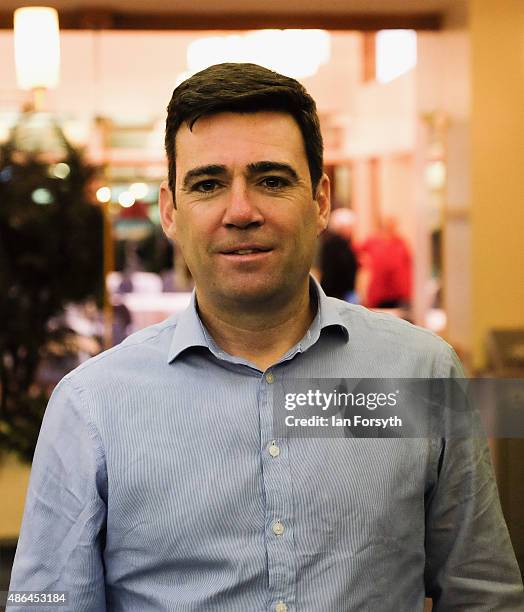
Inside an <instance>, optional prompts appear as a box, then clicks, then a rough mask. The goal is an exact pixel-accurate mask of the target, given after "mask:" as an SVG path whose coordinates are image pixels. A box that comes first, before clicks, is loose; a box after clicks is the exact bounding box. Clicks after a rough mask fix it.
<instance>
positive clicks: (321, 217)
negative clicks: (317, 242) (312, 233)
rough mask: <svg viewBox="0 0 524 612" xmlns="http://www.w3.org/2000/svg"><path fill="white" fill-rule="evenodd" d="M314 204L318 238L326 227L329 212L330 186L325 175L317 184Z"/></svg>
mask: <svg viewBox="0 0 524 612" xmlns="http://www.w3.org/2000/svg"><path fill="white" fill-rule="evenodd" d="M315 202H316V203H317V206H318V219H317V236H320V234H321V233H322V232H323V231H324V230H325V229H326V227H327V225H328V221H329V213H330V211H331V185H330V183H329V177H328V175H327V174H323V175H322V177H321V179H320V181H319V182H318V186H317V191H316V194H315Z"/></svg>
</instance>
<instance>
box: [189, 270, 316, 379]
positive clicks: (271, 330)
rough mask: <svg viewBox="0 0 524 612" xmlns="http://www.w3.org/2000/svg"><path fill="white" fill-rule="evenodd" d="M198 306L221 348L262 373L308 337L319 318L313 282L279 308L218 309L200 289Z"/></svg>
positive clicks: (218, 306) (267, 306)
mask: <svg viewBox="0 0 524 612" xmlns="http://www.w3.org/2000/svg"><path fill="white" fill-rule="evenodd" d="M197 302H198V311H199V315H200V318H201V319H202V321H203V323H204V325H205V326H206V328H207V330H208V331H209V333H210V334H211V336H212V337H213V340H214V341H215V342H216V343H217V345H218V346H220V348H222V349H224V350H225V351H226V352H227V353H229V354H230V355H235V356H237V357H242V358H244V359H247V360H248V361H251V362H252V363H254V364H255V365H256V366H257V367H258V368H259V369H260V370H262V371H264V370H266V369H267V368H268V367H269V366H271V365H272V364H274V363H275V362H276V361H278V360H279V359H280V358H281V357H282V356H283V355H285V353H287V351H288V350H289V349H290V348H291V347H292V346H294V345H295V344H296V343H297V342H298V341H299V340H300V339H301V338H302V337H303V336H304V334H305V333H306V331H307V330H308V328H309V326H310V325H311V322H312V321H313V319H314V317H315V314H316V304H315V302H314V299H313V298H312V297H311V296H310V293H309V279H308V282H307V284H306V285H305V287H304V291H303V292H301V293H300V294H299V295H297V296H295V297H294V298H293V299H290V300H287V301H286V302H285V303H282V304H281V305H280V306H279V307H274V305H273V307H272V306H270V305H268V304H264V305H263V307H261V306H260V305H259V306H258V307H257V308H254V309H252V310H246V309H245V308H242V309H240V308H238V309H237V308H231V305H228V306H227V307H225V306H224V305H216V304H213V303H211V302H210V301H208V300H206V298H205V296H201V295H200V293H199V291H198V288H197Z"/></svg>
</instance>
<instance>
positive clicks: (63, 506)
mask: <svg viewBox="0 0 524 612" xmlns="http://www.w3.org/2000/svg"><path fill="white" fill-rule="evenodd" d="M314 287H315V290H316V292H317V293H318V309H317V315H316V317H315V319H314V321H313V323H312V325H311V326H310V328H309V330H308V331H307V333H306V334H305V336H304V337H303V338H302V339H301V341H300V342H299V343H298V344H297V345H296V346H294V347H293V348H292V349H291V350H289V351H288V353H287V354H286V355H284V356H283V357H282V358H281V359H280V360H279V361H278V362H277V363H275V364H274V365H272V366H271V367H269V368H268V369H267V370H266V371H264V372H262V371H260V370H259V369H258V368H257V367H256V366H254V365H253V364H251V363H249V362H247V361H246V360H244V359H241V358H238V357H234V356H231V355H228V354H226V353H225V352H224V351H223V350H222V349H221V348H220V347H219V346H217V345H216V344H215V343H214V341H213V339H212V338H211V337H210V336H209V334H208V333H207V331H206V329H205V328H204V326H203V324H202V322H201V320H200V318H199V316H198V312H197V308H196V304H195V297H194V296H193V298H192V301H191V304H190V306H189V308H188V309H187V310H186V311H184V312H183V313H181V314H180V315H179V316H173V317H171V318H169V319H167V320H166V321H164V322H162V323H160V324H158V325H154V326H152V327H149V328H147V329H144V330H142V331H140V332H138V333H136V334H134V335H132V336H130V337H129V338H127V339H126V340H125V341H124V342H123V343H122V344H120V345H119V346H117V347H114V348H113V349H111V350H109V351H106V352H104V353H102V354H100V355H99V356H97V357H95V358H93V359H91V360H89V361H88V362H86V363H84V364H83V365H82V366H80V367H79V368H77V369H76V370H74V371H73V372H71V373H70V374H68V375H67V376H66V377H65V378H64V379H63V380H62V381H61V382H60V384H59V385H58V386H57V388H56V389H55V391H54V393H53V396H52V398H51V400H50V403H49V406H48V408H47V411H46V414H45V418H44V422H43V425H42V430H41V433H40V437H39V441H38V446H37V450H36V454H35V458H34V463H33V468H32V474H31V481H30V486H29V491H28V496H27V502H26V508H25V513H24V519H23V526H22V530H21V535H20V540H19V545H18V549H17V553H16V558H15V563H14V568H13V573H12V581H11V587H10V588H11V589H13V590H26V591H27V590H32V591H34V590H38V591H42V590H45V591H66V592H67V593H68V598H69V602H70V604H69V605H70V609H71V610H74V611H75V612H82V611H93V612H98V611H103V610H112V611H115V612H116V611H118V612H120V611H122V612H135V611H136V612H147V611H161V610H166V611H184V612H185V611H201V612H214V611H221V612H236V611H238V612H240V611H241V612H262V611H273V612H286V611H287V612H292V611H293V612H295V611H296V612H320V611H322V610H326V611H329V612H344V611H355V612H356V611H359V612H360V611H371V612H377V611H378V610H387V611H392V612H393V611H395V612H399V611H402V612H415V611H416V612H421V610H422V609H423V600H424V596H425V594H427V595H428V596H432V597H433V598H434V601H435V603H434V610H438V611H443V610H446V611H449V610H458V609H460V610H475V612H480V611H482V610H485V611H487V610H490V611H491V612H493V611H494V610H498V611H502V610H505V611H508V612H509V611H510V610H511V611H515V610H517V609H519V605H520V602H521V599H520V597H521V590H520V589H521V586H520V576H519V572H518V568H517V565H516V562H515V558H514V555H513V552H512V550H511V546H510V543H509V538H508V533H507V530H506V526H505V524H504V521H503V519H502V515H501V512H500V506H499V502H498V497H497V492H496V487H495V484H494V480H493V473H492V469H491V465H490V462H489V457H488V452H487V449H486V445H485V443H484V442H483V441H482V440H462V441H455V442H454V443H450V442H449V441H446V440H441V439H423V438H413V439H364V438H361V439H357V438H349V439H346V438H341V439H340V438H339V439H335V438H326V437H308V438H305V437H292V438H288V439H286V438H284V437H282V438H275V436H274V433H273V405H272V398H273V393H272V389H273V388H275V385H278V384H279V383H280V382H281V381H284V380H293V379H295V378H296V379H322V378H334V377H342V378H356V377H367V378H370V377H377V378H379V377H416V378H432V377H440V378H446V377H450V376H451V377H452V376H460V365H459V364H458V362H457V359H456V357H455V355H454V353H453V351H452V349H451V348H450V347H449V346H448V345H447V344H446V343H445V342H444V341H442V340H441V339H439V338H438V337H436V336H435V335H433V334H432V333H430V332H428V331H426V330H423V329H420V328H416V327H414V326H412V325H410V324H409V323H406V322H404V321H400V320H397V319H394V318H393V317H390V316H387V315H380V314H376V313H371V312H369V311H368V310H366V309H364V308H362V307H359V306H353V305H349V304H346V303H344V302H341V301H339V300H336V299H333V298H327V297H326V296H325V295H324V293H323V292H322V290H321V289H320V287H318V285H317V284H314ZM9 609H11V608H9ZM13 609H15V608H13ZM18 609H23V607H22V608H18ZM41 609H43V608H41ZM50 609H51V608H50ZM52 609H55V608H52Z"/></svg>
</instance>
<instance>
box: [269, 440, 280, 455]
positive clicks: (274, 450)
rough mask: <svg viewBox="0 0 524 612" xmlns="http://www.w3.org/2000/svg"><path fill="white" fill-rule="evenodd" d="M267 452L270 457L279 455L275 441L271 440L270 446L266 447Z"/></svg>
mask: <svg viewBox="0 0 524 612" xmlns="http://www.w3.org/2000/svg"><path fill="white" fill-rule="evenodd" d="M268 451H269V454H270V455H271V456H272V457H278V456H279V455H280V449H279V448H278V446H277V445H276V444H275V442H274V441H273V442H271V446H270V447H269V449H268Z"/></svg>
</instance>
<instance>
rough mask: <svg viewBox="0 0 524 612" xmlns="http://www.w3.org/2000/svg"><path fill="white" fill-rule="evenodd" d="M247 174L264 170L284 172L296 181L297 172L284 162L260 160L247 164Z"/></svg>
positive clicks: (259, 172)
mask: <svg viewBox="0 0 524 612" xmlns="http://www.w3.org/2000/svg"><path fill="white" fill-rule="evenodd" d="M247 171H248V174H250V175H253V174H262V173H264V172H274V171H277V172H284V173H285V174H287V175H288V176H289V177H290V178H292V179H293V180H294V181H296V182H298V174H297V172H296V170H295V169H294V168H293V166H290V165H289V164H285V163H282V162H274V161H260V162H254V163H252V164H248V166H247Z"/></svg>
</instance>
